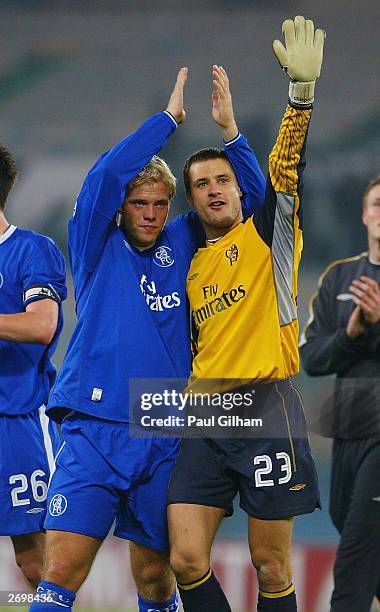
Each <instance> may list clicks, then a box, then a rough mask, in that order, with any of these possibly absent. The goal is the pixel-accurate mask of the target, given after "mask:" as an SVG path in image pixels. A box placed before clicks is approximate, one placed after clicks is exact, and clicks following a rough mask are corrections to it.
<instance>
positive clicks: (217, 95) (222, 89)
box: [211, 65, 239, 140]
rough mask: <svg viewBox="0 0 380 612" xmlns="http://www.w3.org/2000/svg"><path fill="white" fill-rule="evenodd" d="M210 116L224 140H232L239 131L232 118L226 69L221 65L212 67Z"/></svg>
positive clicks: (232, 111) (232, 112)
mask: <svg viewBox="0 0 380 612" xmlns="http://www.w3.org/2000/svg"><path fill="white" fill-rule="evenodd" d="M212 82H213V84H214V90H213V92H212V96H211V101H212V111H211V114H212V118H213V119H214V121H215V123H217V124H218V125H219V127H220V128H221V130H222V134H223V138H224V140H232V139H233V138H235V136H237V135H238V133H239V131H238V128H237V125H236V122H235V118H234V110H233V107H232V97H231V92H230V83H229V80H228V76H227V73H226V71H225V70H224V68H223V67H222V66H216V65H214V66H213V67H212Z"/></svg>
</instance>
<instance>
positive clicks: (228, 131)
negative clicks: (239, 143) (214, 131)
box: [220, 121, 239, 142]
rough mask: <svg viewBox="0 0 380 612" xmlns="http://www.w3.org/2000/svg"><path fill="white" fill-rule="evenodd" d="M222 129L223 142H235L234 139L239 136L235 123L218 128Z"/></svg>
mask: <svg viewBox="0 0 380 612" xmlns="http://www.w3.org/2000/svg"><path fill="white" fill-rule="evenodd" d="M220 127H221V129H222V136H223V140H224V142H229V141H230V140H235V138H236V137H237V136H238V135H239V130H238V127H237V125H236V122H235V121H234V122H233V123H229V124H228V125H226V126H220Z"/></svg>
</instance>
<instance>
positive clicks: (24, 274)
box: [0, 225, 66, 416]
mask: <svg viewBox="0 0 380 612" xmlns="http://www.w3.org/2000/svg"><path fill="white" fill-rule="evenodd" d="M65 298H66V285H65V260H64V257H63V255H62V253H61V252H60V250H59V249H58V247H57V246H56V245H55V243H54V242H53V241H52V240H51V239H50V238H47V237H46V236H41V235H39V234H35V233H34V232H32V231H29V230H23V229H19V228H17V227H15V226H14V225H11V226H10V227H9V228H8V229H7V230H6V231H5V233H4V234H2V235H1V236H0V314H16V313H21V312H24V311H25V310H26V307H27V305H28V304H30V303H31V302H33V301H36V300H42V299H52V300H54V301H55V302H57V304H58V306H59V315H58V325H57V329H56V332H55V335H54V338H53V340H52V341H51V343H50V344H49V345H48V346H46V345H44V344H29V343H22V342H9V341H7V340H1V339H0V414H2V415H7V416H18V415H22V414H27V413H29V412H32V411H36V410H38V408H39V406H41V405H42V404H44V403H46V402H47V399H48V394H49V391H50V388H51V386H52V384H53V382H54V379H55V375H56V371H55V367H54V366H53V364H52V363H51V360H50V359H51V356H52V354H53V353H54V350H55V348H56V346H57V342H58V338H59V334H60V333H61V330H62V325H63V317H62V308H61V302H62V300H64V299H65Z"/></svg>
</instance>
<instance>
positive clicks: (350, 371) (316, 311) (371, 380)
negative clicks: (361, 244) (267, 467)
mask: <svg viewBox="0 0 380 612" xmlns="http://www.w3.org/2000/svg"><path fill="white" fill-rule="evenodd" d="M363 275H364V276H369V277H371V278H373V279H374V280H376V281H377V283H378V284H379V285H380V265H376V264H373V263H371V262H370V261H369V259H368V254H367V253H363V254H362V255H359V256H357V257H352V258H350V259H344V260H339V261H336V262H333V263H332V264H331V265H330V266H328V268H327V269H326V270H325V272H324V273H323V274H322V276H321V282H320V287H319V291H318V292H317V293H316V294H315V295H314V296H313V298H312V313H311V319H310V321H309V323H308V324H307V326H306V329H305V331H304V334H303V337H302V339H301V358H302V363H303V367H304V369H305V370H306V372H307V373H308V374H310V375H311V376H323V375H327V374H333V373H336V375H337V378H336V384H335V392H334V398H333V418H332V421H331V422H330V424H329V428H330V431H329V432H328V435H329V436H331V437H333V438H334V446H333V460H332V476H331V495H330V514H331V518H332V521H333V523H334V525H335V527H336V528H337V529H338V531H339V533H340V534H341V540H340V544H339V548H338V553H337V559H336V563H335V568H334V582H335V586H334V592H333V595H332V600H331V612H343V611H344V612H368V610H369V609H370V606H371V601H372V599H373V597H374V596H375V595H377V597H378V598H379V599H380V322H377V323H375V324H373V325H370V326H368V327H367V329H366V331H365V333H364V334H363V335H362V336H360V337H358V338H357V339H355V340H352V339H350V338H349V337H348V336H347V333H346V327H347V323H348V320H349V318H350V315H351V313H352V312H353V310H354V308H355V304H354V302H353V300H352V298H351V296H350V293H349V286H350V284H351V282H352V281H353V280H354V279H359V278H360V276H363Z"/></svg>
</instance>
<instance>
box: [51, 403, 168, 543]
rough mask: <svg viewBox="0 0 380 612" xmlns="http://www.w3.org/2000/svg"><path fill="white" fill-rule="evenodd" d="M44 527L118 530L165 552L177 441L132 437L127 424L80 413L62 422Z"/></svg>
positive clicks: (99, 532) (91, 532) (96, 532)
mask: <svg viewBox="0 0 380 612" xmlns="http://www.w3.org/2000/svg"><path fill="white" fill-rule="evenodd" d="M62 435H63V439H64V445H63V448H62V450H61V451H60V452H59V453H58V455H57V458H56V469H55V472H54V474H53V477H52V480H51V483H50V487H49V494H48V512H47V516H46V521H45V529H55V530H61V531H71V532H73V533H80V534H83V535H87V536H90V537H93V538H97V539H101V540H102V539H104V538H105V537H106V535H107V534H108V532H109V530H110V528H111V527H112V524H113V522H114V521H116V526H115V529H114V534H115V535H116V536H118V537H120V538H124V539H126V540H132V541H134V542H137V543H138V544H143V545H144V546H146V547H147V548H150V549H151V550H157V551H162V552H164V551H165V552H166V551H167V550H168V548H169V544H168V528H167V519H166V505H167V491H168V484H169V479H170V474H171V471H172V469H173V466H174V462H175V459H176V456H177V453H178V447H179V441H178V440H177V439H155V438H147V439H142V438H135V437H129V428H128V425H127V424H124V423H116V422H112V421H105V420H104V421H103V420H101V419H96V418H93V417H90V416H88V415H84V414H79V413H75V414H73V415H71V416H69V417H67V418H66V419H65V421H64V422H63V424H62Z"/></svg>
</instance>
